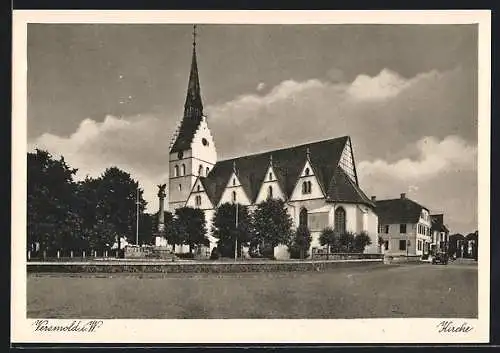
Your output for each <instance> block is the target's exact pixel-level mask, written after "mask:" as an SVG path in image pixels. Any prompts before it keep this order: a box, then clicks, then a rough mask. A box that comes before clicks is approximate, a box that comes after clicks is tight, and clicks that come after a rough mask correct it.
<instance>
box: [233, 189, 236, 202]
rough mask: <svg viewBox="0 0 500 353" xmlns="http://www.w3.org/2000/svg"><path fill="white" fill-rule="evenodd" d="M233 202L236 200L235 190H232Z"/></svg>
mask: <svg viewBox="0 0 500 353" xmlns="http://www.w3.org/2000/svg"><path fill="white" fill-rule="evenodd" d="M233 202H236V191H233Z"/></svg>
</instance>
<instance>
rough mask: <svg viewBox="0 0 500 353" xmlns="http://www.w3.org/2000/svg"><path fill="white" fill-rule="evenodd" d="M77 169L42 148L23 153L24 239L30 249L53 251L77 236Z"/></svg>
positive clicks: (79, 223) (78, 226) (79, 220)
mask: <svg viewBox="0 0 500 353" xmlns="http://www.w3.org/2000/svg"><path fill="white" fill-rule="evenodd" d="M76 172H77V170H76V169H72V168H70V167H69V165H68V164H67V163H66V161H65V160H64V157H60V159H59V160H56V159H55V158H53V157H52V155H51V154H50V153H49V152H47V151H44V150H40V149H37V150H36V151H35V153H28V155H27V177H28V179H27V184H28V185H27V206H28V207H27V242H28V246H29V247H30V249H35V248H36V246H35V244H38V245H39V247H40V249H43V250H49V252H55V251H56V250H58V249H63V248H69V247H70V246H71V244H72V243H73V242H74V241H76V240H78V239H79V232H80V228H81V219H80V216H79V215H78V207H77V198H76V197H75V189H76V184H75V182H74V181H73V177H74V175H75V173H76Z"/></svg>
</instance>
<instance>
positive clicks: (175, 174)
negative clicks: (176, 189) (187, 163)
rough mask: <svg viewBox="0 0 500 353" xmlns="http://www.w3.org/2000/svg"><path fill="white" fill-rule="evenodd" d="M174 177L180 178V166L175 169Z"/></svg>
mask: <svg viewBox="0 0 500 353" xmlns="http://www.w3.org/2000/svg"><path fill="white" fill-rule="evenodd" d="M174 176H176V177H178V176H179V166H178V165H176V166H175V167H174Z"/></svg>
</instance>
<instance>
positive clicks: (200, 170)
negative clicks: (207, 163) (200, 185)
mask: <svg viewBox="0 0 500 353" xmlns="http://www.w3.org/2000/svg"><path fill="white" fill-rule="evenodd" d="M198 175H200V176H202V175H203V166H202V165H201V164H200V166H199V167H198Z"/></svg>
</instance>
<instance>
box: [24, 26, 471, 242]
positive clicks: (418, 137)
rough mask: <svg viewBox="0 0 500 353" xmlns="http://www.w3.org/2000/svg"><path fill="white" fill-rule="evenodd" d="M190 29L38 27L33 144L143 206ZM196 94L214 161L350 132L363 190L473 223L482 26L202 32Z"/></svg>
mask: <svg viewBox="0 0 500 353" xmlns="http://www.w3.org/2000/svg"><path fill="white" fill-rule="evenodd" d="M191 43H192V26H190V25H173V24H165V25H161V24H154V25H153V24H152V25H142V24H141V25H138V24H135V25H131V24H128V25H125V24H118V25H117V24H99V25H97V24H29V25H28V131H27V134H28V150H29V151H31V150H33V149H34V148H41V149H46V150H48V151H49V152H50V153H51V154H52V155H54V156H55V157H58V156H61V155H62V156H64V157H65V159H66V161H67V162H68V163H69V164H70V165H71V166H72V167H74V168H78V173H77V178H78V179H82V178H84V177H85V176H87V175H89V176H94V177H95V176H98V175H100V174H102V173H103V172H104V170H105V169H106V168H107V167H110V166H118V167H119V168H122V169H123V170H125V171H127V172H129V173H130V174H131V175H132V177H133V178H134V179H136V180H138V181H139V182H140V184H141V187H142V188H143V189H144V191H145V198H146V201H148V211H150V212H156V211H157V208H158V201H157V197H156V192H157V187H156V185H157V184H160V183H165V182H167V181H168V149H169V145H170V142H171V138H172V135H173V133H174V131H175V129H176V127H177V126H178V124H179V123H180V119H181V117H182V113H183V105H184V100H185V95H186V89H187V82H188V77H189V65H190V63H191V50H192V44H191ZM197 54H198V69H199V75H200V85H201V93H202V98H203V103H204V108H205V109H204V111H205V115H207V119H208V124H209V127H210V129H211V131H212V133H213V135H214V138H215V145H216V148H217V153H218V158H219V159H225V158H230V157H234V156H240V155H245V154H250V153H257V152H261V151H266V150H271V149H276V148H283V147H287V146H293V145H297V144H302V143H307V142H311V141H317V140H322V139H328V138H334V137H340V136H344V135H349V136H351V139H352V143H353V150H354V157H355V159H356V167H357V172H358V177H359V181H360V186H361V188H362V189H363V190H364V191H365V193H366V194H367V195H368V196H371V195H375V196H376V197H377V199H385V198H397V197H399V195H400V194H401V193H406V194H407V197H409V198H411V199H413V200H415V201H417V202H418V203H420V204H422V205H424V206H425V207H427V208H429V209H430V210H431V212H433V213H444V215H445V216H444V217H445V223H446V224H448V226H449V228H450V230H451V232H452V233H455V232H460V233H469V232H472V231H474V230H476V229H477V182H478V181H477V119H478V116H477V72H478V63H477V26H476V25H362V24H360V25H353V24H349V25H332V24H329V25H203V24H199V25H198V28H197Z"/></svg>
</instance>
